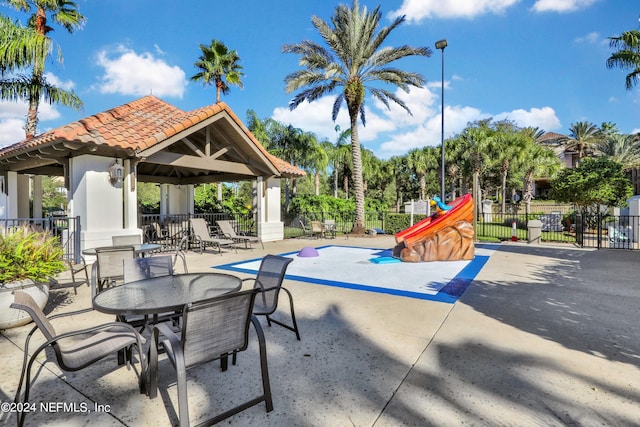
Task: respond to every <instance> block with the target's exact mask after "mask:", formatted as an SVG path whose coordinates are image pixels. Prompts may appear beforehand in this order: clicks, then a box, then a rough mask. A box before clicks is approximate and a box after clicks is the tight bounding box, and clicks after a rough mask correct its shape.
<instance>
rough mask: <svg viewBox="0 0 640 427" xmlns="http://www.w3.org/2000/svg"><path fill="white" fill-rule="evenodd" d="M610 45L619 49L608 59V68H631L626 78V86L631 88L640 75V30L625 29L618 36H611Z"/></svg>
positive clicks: (636, 82)
mask: <svg viewBox="0 0 640 427" xmlns="http://www.w3.org/2000/svg"><path fill="white" fill-rule="evenodd" d="M609 46H610V47H612V48H614V49H618V51H617V52H614V53H612V54H611V56H610V57H609V59H607V68H614V67H618V68H622V69H626V70H629V69H630V70H631V72H630V73H629V74H627V77H626V78H625V87H626V88H627V90H631V89H632V88H633V87H634V86H635V85H637V84H638V77H639V76H640V31H638V30H632V31H625V32H623V33H622V34H621V35H620V36H618V37H609Z"/></svg>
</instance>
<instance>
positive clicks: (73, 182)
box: [69, 155, 141, 249]
mask: <svg viewBox="0 0 640 427" xmlns="http://www.w3.org/2000/svg"><path fill="white" fill-rule="evenodd" d="M113 161H114V159H113V158H108V157H98V156H90V155H85V156H78V157H74V158H72V159H70V161H69V179H70V187H71V188H70V191H69V199H70V202H69V216H80V222H81V227H82V233H81V236H80V240H81V247H82V249H85V248H93V247H97V246H109V245H111V244H112V242H111V236H114V235H126V234H137V233H141V231H140V230H138V229H137V228H136V229H131V228H129V229H125V226H124V217H125V212H124V199H123V195H124V193H123V184H119V185H115V186H114V185H113V184H111V181H110V179H109V166H111V164H112V163H113ZM127 190H129V187H127ZM134 197H135V194H134ZM134 206H135V204H134ZM134 227H135V225H134Z"/></svg>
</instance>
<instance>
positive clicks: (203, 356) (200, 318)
mask: <svg viewBox="0 0 640 427" xmlns="http://www.w3.org/2000/svg"><path fill="white" fill-rule="evenodd" d="M257 292H258V291H257V290H255V289H254V290H247V291H242V292H236V293H231V294H227V295H223V296H220V297H217V298H212V299H209V300H205V301H201V302H196V303H191V304H187V305H186V306H185V308H184V310H183V320H182V331H181V332H180V333H175V332H174V331H172V330H171V324H170V323H168V322H166V323H160V324H158V325H156V326H155V328H154V329H153V335H152V339H153V341H152V342H151V345H150V356H149V396H150V397H151V398H155V397H156V395H157V388H158V380H157V377H158V344H159V345H161V346H162V347H163V348H164V350H165V351H166V354H167V359H168V361H169V362H171V365H172V366H173V368H174V369H175V370H176V376H177V385H178V407H179V408H178V414H179V418H180V426H188V425H189V404H188V401H187V371H188V370H189V369H190V368H192V367H195V366H199V365H202V364H204V363H207V362H211V361H214V360H217V359H221V360H223V366H224V360H226V358H227V357H228V355H229V354H232V353H233V354H235V353H236V352H239V351H244V350H246V349H247V346H248V343H249V325H250V324H253V327H254V328H255V331H256V335H257V337H258V344H259V352H260V368H261V372H262V394H260V395H259V396H257V397H255V398H253V399H251V400H248V401H246V402H244V403H242V404H240V405H238V406H236V407H234V408H232V409H230V410H227V411H225V412H223V413H222V414H220V415H217V416H215V417H213V418H211V419H209V420H207V421H205V422H203V423H202V425H211V424H215V423H217V422H219V421H221V420H224V419H226V418H228V417H230V416H232V415H235V414H237V413H239V412H241V411H244V410H245V409H247V408H249V407H251V406H254V405H257V404H259V403H261V402H265V405H266V410H267V412H271V411H272V410H273V401H272V398H271V386H270V384H269V369H268V365H267V350H266V344H265V339H264V333H263V332H262V328H261V326H260V322H259V321H258V320H257V319H256V318H255V316H252V314H251V312H252V309H253V304H254V301H255V297H256V293H257ZM163 372H164V370H163ZM238 373H239V372H238V371H237V370H235V371H234V372H233V374H234V375H238ZM227 374H228V375H230V374H231V373H230V372H227Z"/></svg>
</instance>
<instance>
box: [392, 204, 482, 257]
mask: <svg viewBox="0 0 640 427" xmlns="http://www.w3.org/2000/svg"><path fill="white" fill-rule="evenodd" d="M447 206H449V207H451V209H449V210H446V211H440V212H439V213H436V214H434V215H431V216H429V217H427V218H425V219H423V220H422V221H420V222H418V223H416V224H414V225H412V226H411V227H409V228H407V229H405V230H402V231H399V232H398V233H396V234H395V239H396V243H398V244H400V243H403V242H404V247H406V248H411V247H413V244H414V243H415V242H417V241H420V240H423V239H425V238H426V237H429V236H432V235H433V234H435V233H437V232H438V231H440V230H442V229H443V228H446V227H450V226H452V225H454V224H455V223H457V222H458V221H467V222H471V221H472V220H473V198H472V197H471V194H465V195H464V196H460V197H458V198H456V199H454V200H453V201H452V202H451V203H449V204H448V205H447Z"/></svg>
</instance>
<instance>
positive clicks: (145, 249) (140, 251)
mask: <svg viewBox="0 0 640 427" xmlns="http://www.w3.org/2000/svg"><path fill="white" fill-rule="evenodd" d="M121 246H133V252H134V253H135V254H136V255H142V256H144V255H145V254H147V253H149V252H153V251H157V250H158V249H160V248H161V247H162V245H159V244H157V243H141V244H136V245H121ZM104 247H107V248H109V247H111V246H104ZM95 254H96V248H89V249H83V250H82V255H95Z"/></svg>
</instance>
